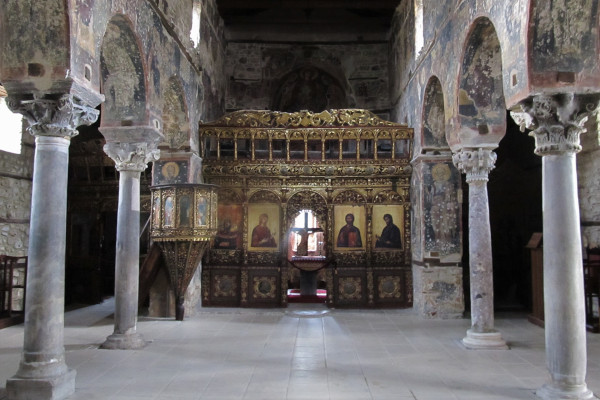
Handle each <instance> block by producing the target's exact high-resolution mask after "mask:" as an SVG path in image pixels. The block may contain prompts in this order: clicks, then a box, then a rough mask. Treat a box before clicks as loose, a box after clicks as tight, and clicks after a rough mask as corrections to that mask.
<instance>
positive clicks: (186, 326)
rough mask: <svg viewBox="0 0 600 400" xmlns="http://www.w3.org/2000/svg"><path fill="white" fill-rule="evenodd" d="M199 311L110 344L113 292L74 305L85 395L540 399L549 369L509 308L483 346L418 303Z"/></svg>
mask: <svg viewBox="0 0 600 400" xmlns="http://www.w3.org/2000/svg"><path fill="white" fill-rule="evenodd" d="M320 307H322V306H319V305H305V304H298V305H290V307H289V308H288V309H269V310H255V309H213V308H210V309H200V310H198V312H197V314H196V316H193V317H190V318H186V320H185V321H183V322H176V321H172V320H157V319H149V318H140V321H139V323H138V331H139V332H140V333H142V334H143V335H144V338H145V339H146V340H148V341H149V342H150V343H149V344H148V346H147V347H146V348H144V349H143V350H137V351H118V350H100V349H98V345H99V344H100V343H102V342H103V341H104V339H105V338H106V336H108V335H109V334H111V333H112V329H113V322H112V318H111V314H112V311H113V308H114V303H113V301H112V300H108V301H105V302H104V303H103V304H99V305H96V306H91V307H86V308H82V309H79V310H75V311H71V312H68V313H67V314H66V317H65V321H66V329H65V348H66V354H67V363H68V365H69V366H70V367H71V368H75V369H76V370H77V380H76V392H75V395H74V396H72V399H76V400H80V399H81V400H84V399H85V400H95V399H101V400H105V399H111V400H125V399H129V400H134V399H164V400H184V399H185V400H187V399H206V400H208V399H215V400H228V399H247V400H271V399H272V400H283V399H289V400H301V399H302V400H303V399H306V400H321V399H331V400H337V399H340V400H341V399H344V400H372V399H376V400H392V399H393V400H404V399H411V400H415V399H417V400H434V399H435V400H457V399H460V400H476V399H477V400H483V399H494V400H500V399H504V400H506V399H535V398H536V397H535V395H534V391H535V389H536V388H538V387H539V386H541V385H542V384H543V383H544V382H545V381H546V378H547V373H546V369H545V353H544V331H543V330H542V329H541V328H539V327H537V326H535V325H532V324H530V323H529V322H527V320H526V319H525V316H524V315H516V316H515V315H513V316H506V315H502V314H500V315H498V316H497V318H496V325H497V327H498V328H499V329H500V331H501V332H502V334H503V337H504V338H505V339H506V340H507V341H508V342H509V343H510V345H511V350H496V351H472V350H466V349H464V348H463V347H462V346H461V344H460V339H461V338H462V337H463V336H464V334H465V331H466V329H467V328H468V327H469V320H468V319H461V320H423V319H421V318H419V317H417V316H415V315H413V312H412V310H367V311H357V310H327V309H325V308H320ZM22 343H23V328H22V326H16V327H10V328H6V329H3V330H0V387H1V388H0V398H3V397H5V390H4V388H3V387H4V386H5V382H6V379H8V378H9V377H11V376H12V375H13V374H14V373H15V371H16V369H17V367H18V363H19V359H20V351H21V347H22ZM588 354H589V356H588V378H587V383H588V385H589V386H590V388H591V389H592V390H594V391H595V392H597V393H600V335H595V334H588Z"/></svg>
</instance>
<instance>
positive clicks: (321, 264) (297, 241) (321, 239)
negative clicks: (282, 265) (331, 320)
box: [286, 191, 330, 303]
mask: <svg viewBox="0 0 600 400" xmlns="http://www.w3.org/2000/svg"><path fill="white" fill-rule="evenodd" d="M324 204H325V199H323V197H322V196H321V195H319V194H318V193H315V192H309V191H304V192H299V193H296V194H295V195H294V196H292V198H291V199H290V201H289V202H288V213H287V226H288V229H287V238H286V244H287V249H286V254H287V256H286V258H287V262H288V265H289V268H288V269H287V277H286V278H287V285H288V289H287V295H288V302H292V303H293V302H303V303H315V302H316V303H324V302H325V300H326V298H327V283H326V282H327V278H326V268H327V266H328V265H329V262H330V260H329V259H328V258H327V254H328V251H327V241H326V235H325V232H326V225H327V223H326V221H327V207H325V206H324Z"/></svg>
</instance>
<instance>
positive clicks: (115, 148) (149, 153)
mask: <svg viewBox="0 0 600 400" xmlns="http://www.w3.org/2000/svg"><path fill="white" fill-rule="evenodd" d="M104 152H105V153H106V154H107V155H108V156H109V157H110V158H111V159H112V160H113V161H114V162H115V168H116V169H117V171H137V172H142V171H143V170H145V169H146V166H147V165H148V163H149V162H152V161H156V160H158V159H159V157H160V151H159V150H158V149H157V148H156V144H155V143H143V142H142V143H120V142H109V143H106V144H105V145H104Z"/></svg>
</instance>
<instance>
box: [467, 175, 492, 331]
mask: <svg viewBox="0 0 600 400" xmlns="http://www.w3.org/2000/svg"><path fill="white" fill-rule="evenodd" d="M469 269H470V277H471V330H472V332H474V333H475V332H476V333H489V332H493V331H494V277H493V269H492V236H491V230H490V211H489V205H488V191H487V182H485V181H473V182H470V183H469Z"/></svg>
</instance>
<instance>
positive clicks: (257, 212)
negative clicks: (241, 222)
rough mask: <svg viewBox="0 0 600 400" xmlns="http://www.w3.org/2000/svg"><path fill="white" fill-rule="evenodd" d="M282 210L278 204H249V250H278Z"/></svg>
mask: <svg viewBox="0 0 600 400" xmlns="http://www.w3.org/2000/svg"><path fill="white" fill-rule="evenodd" d="M279 220H280V210H279V206H278V205H277V204H251V205H249V206H248V240H249V241H250V245H249V246H248V248H249V250H252V251H276V250H277V248H278V242H279V241H278V236H277V235H278V233H279Z"/></svg>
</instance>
